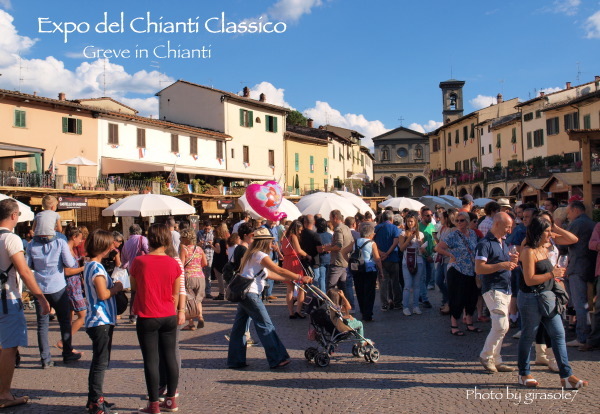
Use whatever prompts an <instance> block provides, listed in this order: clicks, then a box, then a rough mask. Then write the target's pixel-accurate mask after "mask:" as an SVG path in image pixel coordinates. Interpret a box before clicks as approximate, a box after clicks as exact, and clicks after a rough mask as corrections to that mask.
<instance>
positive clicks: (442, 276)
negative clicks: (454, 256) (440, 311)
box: [435, 263, 448, 305]
mask: <svg viewBox="0 0 600 414" xmlns="http://www.w3.org/2000/svg"><path fill="white" fill-rule="evenodd" d="M447 270H448V264H447V263H438V264H437V266H436V268H435V283H436V284H437V286H438V288H440V292H442V305H444V304H446V303H448V285H447V284H446V273H447Z"/></svg>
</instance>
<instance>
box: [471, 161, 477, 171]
mask: <svg viewBox="0 0 600 414" xmlns="http://www.w3.org/2000/svg"><path fill="white" fill-rule="evenodd" d="M471 169H472V170H473V172H474V173H476V172H477V164H476V163H475V160H473V161H471Z"/></svg>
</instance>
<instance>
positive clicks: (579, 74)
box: [575, 62, 581, 85]
mask: <svg viewBox="0 0 600 414" xmlns="http://www.w3.org/2000/svg"><path fill="white" fill-rule="evenodd" d="M575 63H576V64H577V77H576V78H575V80H577V84H578V85H579V79H580V78H581V69H580V67H579V64H580V63H581V62H575Z"/></svg>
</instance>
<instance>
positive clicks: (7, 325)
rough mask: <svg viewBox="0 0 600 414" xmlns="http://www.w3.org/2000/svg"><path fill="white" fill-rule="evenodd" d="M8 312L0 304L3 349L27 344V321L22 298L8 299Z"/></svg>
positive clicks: (0, 328) (0, 340)
mask: <svg viewBox="0 0 600 414" xmlns="http://www.w3.org/2000/svg"><path fill="white" fill-rule="evenodd" d="M7 302H8V303H7V305H8V313H6V314H5V313H4V310H3V309H2V307H1V306H0V346H1V347H2V349H8V348H14V347H17V346H27V322H26V321H25V313H24V312H23V302H21V299H8V300H7Z"/></svg>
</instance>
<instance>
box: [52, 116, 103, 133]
mask: <svg viewBox="0 0 600 414" xmlns="http://www.w3.org/2000/svg"><path fill="white" fill-rule="evenodd" d="M109 125H110V124H109ZM62 132H63V133H64V134H77V135H81V119H77V118H69V117H66V116H65V117H63V119H62Z"/></svg>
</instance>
